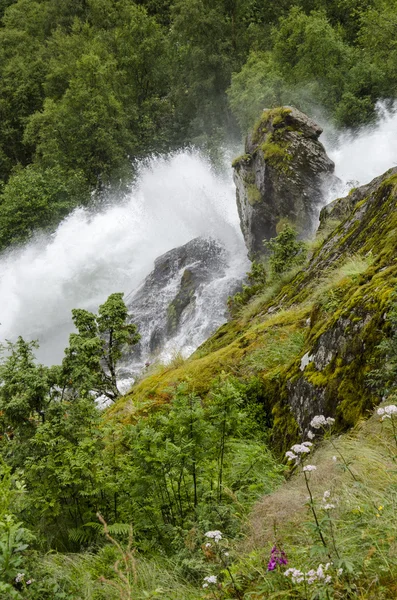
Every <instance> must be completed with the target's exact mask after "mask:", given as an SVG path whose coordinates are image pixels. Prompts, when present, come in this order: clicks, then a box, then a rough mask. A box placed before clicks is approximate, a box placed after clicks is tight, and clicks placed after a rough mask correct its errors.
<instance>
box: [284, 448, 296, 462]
mask: <svg viewBox="0 0 397 600" xmlns="http://www.w3.org/2000/svg"><path fill="white" fill-rule="evenodd" d="M285 456H286V457H287V458H288V460H295V459H296V458H298V455H297V454H294V453H293V452H291V450H288V452H286V453H285Z"/></svg>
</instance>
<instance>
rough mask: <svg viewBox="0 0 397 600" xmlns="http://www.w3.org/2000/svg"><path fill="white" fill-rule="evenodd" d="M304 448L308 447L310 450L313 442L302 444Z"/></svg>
mask: <svg viewBox="0 0 397 600" xmlns="http://www.w3.org/2000/svg"><path fill="white" fill-rule="evenodd" d="M302 446H307V448H310V446H313V444H312V443H311V442H302Z"/></svg>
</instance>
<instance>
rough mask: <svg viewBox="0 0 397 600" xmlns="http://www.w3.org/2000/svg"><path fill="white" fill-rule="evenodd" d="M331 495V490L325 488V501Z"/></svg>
mask: <svg viewBox="0 0 397 600" xmlns="http://www.w3.org/2000/svg"><path fill="white" fill-rule="evenodd" d="M330 495H331V492H330V491H329V490H325V492H324V494H323V502H325V501H326V499H327V498H329V497H330Z"/></svg>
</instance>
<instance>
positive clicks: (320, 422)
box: [310, 415, 335, 429]
mask: <svg viewBox="0 0 397 600" xmlns="http://www.w3.org/2000/svg"><path fill="white" fill-rule="evenodd" d="M334 423H335V419H333V418H332V417H327V418H325V417H324V415H316V416H315V417H313V419H312V420H311V421H310V427H313V429H321V427H327V425H330V426H331V425H333V424H334Z"/></svg>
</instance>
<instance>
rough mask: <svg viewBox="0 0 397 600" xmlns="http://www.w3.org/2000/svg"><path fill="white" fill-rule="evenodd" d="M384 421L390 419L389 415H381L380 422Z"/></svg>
mask: <svg viewBox="0 0 397 600" xmlns="http://www.w3.org/2000/svg"><path fill="white" fill-rule="evenodd" d="M385 419H391V415H383V417H382V419H381V421H384V420H385Z"/></svg>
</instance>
